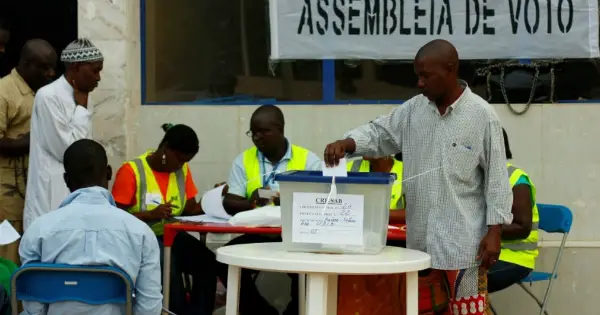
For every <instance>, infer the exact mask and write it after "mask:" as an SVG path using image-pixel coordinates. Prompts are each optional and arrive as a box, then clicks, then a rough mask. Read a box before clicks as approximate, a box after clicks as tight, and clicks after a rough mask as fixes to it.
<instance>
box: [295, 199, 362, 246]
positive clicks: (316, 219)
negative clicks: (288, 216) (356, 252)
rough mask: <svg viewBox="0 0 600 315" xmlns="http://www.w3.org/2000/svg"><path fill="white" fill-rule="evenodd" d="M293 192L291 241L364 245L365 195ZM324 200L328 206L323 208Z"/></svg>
mask: <svg viewBox="0 0 600 315" xmlns="http://www.w3.org/2000/svg"><path fill="white" fill-rule="evenodd" d="M327 197H328V194H320V193H302V192H295V193H294V195H293V211H294V213H293V215H292V242H294V243H314V244H330V245H354V246H362V245H363V234H364V231H363V219H364V210H365V205H364V201H365V196H363V195H344V194H338V195H337V196H336V197H335V198H331V199H330V200H329V202H327ZM325 204H327V208H325Z"/></svg>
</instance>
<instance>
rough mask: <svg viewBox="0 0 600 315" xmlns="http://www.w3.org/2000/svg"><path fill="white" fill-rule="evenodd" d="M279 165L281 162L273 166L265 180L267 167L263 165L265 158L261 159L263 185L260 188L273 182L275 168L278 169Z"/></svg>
mask: <svg viewBox="0 0 600 315" xmlns="http://www.w3.org/2000/svg"><path fill="white" fill-rule="evenodd" d="M279 164H281V161H279V162H277V163H275V164H273V170H272V171H271V172H270V173H269V176H268V177H267V179H266V180H265V176H267V166H266V165H265V158H264V157H263V158H262V168H263V174H264V175H263V176H262V179H263V183H262V187H266V186H267V185H268V184H269V183H270V182H273V180H274V179H275V174H276V173H277V168H278V167H279Z"/></svg>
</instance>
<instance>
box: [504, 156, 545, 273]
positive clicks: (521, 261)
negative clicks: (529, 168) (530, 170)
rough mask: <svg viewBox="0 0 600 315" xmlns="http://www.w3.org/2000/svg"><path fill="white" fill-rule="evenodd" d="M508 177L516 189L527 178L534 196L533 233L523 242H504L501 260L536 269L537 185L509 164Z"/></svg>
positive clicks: (537, 232) (512, 186)
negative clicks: (521, 179)
mask: <svg viewBox="0 0 600 315" xmlns="http://www.w3.org/2000/svg"><path fill="white" fill-rule="evenodd" d="M507 169H508V176H509V180H510V186H511V188H514V186H515V185H516V183H517V182H518V181H519V178H521V176H526V177H527V179H528V180H529V182H530V184H531V186H530V188H531V195H532V202H533V207H532V223H531V232H530V233H529V235H528V236H527V238H525V239H522V240H512V241H502V251H501V253H500V260H502V261H506V262H510V263H514V264H517V265H520V266H524V267H527V268H530V269H534V268H535V258H536V257H537V256H538V254H539V252H538V239H539V221H540V217H539V213H538V209H537V204H536V189H535V185H534V184H533V182H532V181H531V179H530V178H529V175H527V173H525V172H524V171H523V170H521V169H519V168H517V167H515V166H513V165H512V164H507Z"/></svg>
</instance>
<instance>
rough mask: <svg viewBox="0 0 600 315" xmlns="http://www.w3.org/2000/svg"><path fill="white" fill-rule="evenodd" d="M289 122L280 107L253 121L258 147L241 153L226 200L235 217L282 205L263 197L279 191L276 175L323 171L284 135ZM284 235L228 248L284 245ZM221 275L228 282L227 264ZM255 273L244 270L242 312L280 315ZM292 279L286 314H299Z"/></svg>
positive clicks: (246, 239)
mask: <svg viewBox="0 0 600 315" xmlns="http://www.w3.org/2000/svg"><path fill="white" fill-rule="evenodd" d="M284 126H285V120H284V116H283V112H282V111H281V109H279V108H278V107H277V106H274V105H263V106H260V107H259V108H258V109H256V111H254V113H253V114H252V117H251V118H250V130H249V131H248V132H247V133H246V134H247V135H248V136H249V137H250V138H252V142H253V143H254V146H253V147H251V148H249V149H247V150H246V151H244V152H243V153H241V154H240V155H239V156H238V157H237V158H236V159H235V160H234V162H233V166H232V169H231V172H230V175H229V180H228V182H227V184H228V185H229V192H228V194H227V195H226V196H225V198H224V200H223V206H224V207H225V210H226V211H227V212H228V213H229V214H231V215H235V214H236V213H239V212H243V211H247V210H251V209H254V208H256V207H262V206H266V205H268V204H269V203H271V202H272V203H274V204H275V205H279V197H275V198H273V199H272V200H269V199H264V198H260V196H259V194H258V190H259V189H269V190H272V191H275V192H279V184H278V183H277V182H276V181H274V179H275V174H277V173H282V172H285V171H291V170H320V169H321V164H322V162H321V160H320V159H319V157H318V156H317V155H316V154H314V153H313V152H310V151H309V150H307V149H305V148H302V147H300V146H297V145H294V144H291V143H290V142H289V141H288V140H287V139H286V137H285V136H284ZM280 241H281V237H280V236H269V235H252V234H246V235H242V236H240V237H237V238H235V239H233V240H232V241H230V242H229V243H227V245H235V244H249V243H263V242H280ZM217 273H218V275H219V278H220V279H221V282H223V283H227V265H225V264H221V263H218V264H217ZM253 273H256V272H255V271H250V270H243V271H242V280H241V281H242V282H241V283H242V288H241V292H240V313H241V314H242V315H254V314H261V315H270V314H278V312H277V310H276V309H275V308H273V307H272V306H271V305H270V304H269V303H268V302H267V301H266V300H265V299H264V298H263V297H262V296H261V295H260V293H259V292H258V290H257V288H256V286H255V285H254V282H253V278H252V274H253ZM290 276H291V277H292V301H291V302H290V304H289V305H288V307H287V309H286V311H285V312H284V315H292V314H297V313H298V301H297V297H298V277H297V275H290Z"/></svg>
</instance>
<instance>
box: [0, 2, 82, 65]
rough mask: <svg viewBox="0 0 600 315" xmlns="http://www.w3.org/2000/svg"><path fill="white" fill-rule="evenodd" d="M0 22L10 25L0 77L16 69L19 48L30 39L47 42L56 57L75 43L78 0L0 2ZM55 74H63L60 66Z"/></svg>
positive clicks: (0, 61)
mask: <svg viewBox="0 0 600 315" xmlns="http://www.w3.org/2000/svg"><path fill="white" fill-rule="evenodd" d="M0 18H2V19H4V20H8V21H9V23H10V24H11V26H10V28H11V38H10V41H9V42H8V45H7V46H6V53H5V54H4V55H3V56H2V57H0V77H3V76H5V75H7V74H8V73H10V71H11V70H12V69H13V68H14V67H15V66H16V65H17V63H18V62H19V55H20V53H21V48H22V47H23V45H24V44H25V42H26V41H27V40H29V39H33V38H41V39H44V40H47V41H48V42H49V43H50V44H51V45H52V46H53V47H54V49H55V50H56V53H57V54H58V55H59V56H60V53H61V51H62V50H63V49H64V48H65V47H66V46H67V45H68V44H69V43H70V42H72V41H74V40H75V39H77V0H60V1H56V0H55V1H49V0H0ZM56 73H57V76H58V75H61V74H63V73H64V65H62V63H61V62H58V69H57V71H56Z"/></svg>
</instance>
